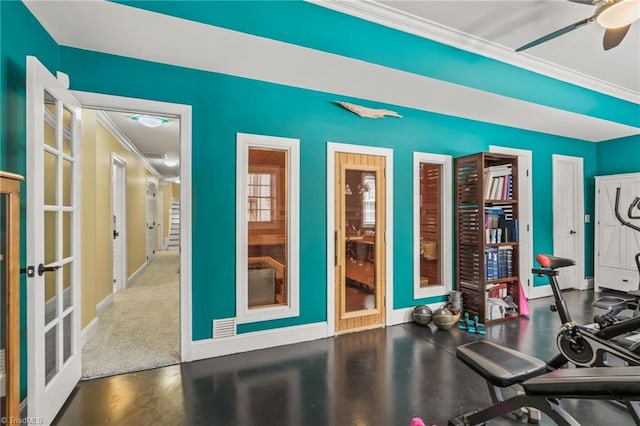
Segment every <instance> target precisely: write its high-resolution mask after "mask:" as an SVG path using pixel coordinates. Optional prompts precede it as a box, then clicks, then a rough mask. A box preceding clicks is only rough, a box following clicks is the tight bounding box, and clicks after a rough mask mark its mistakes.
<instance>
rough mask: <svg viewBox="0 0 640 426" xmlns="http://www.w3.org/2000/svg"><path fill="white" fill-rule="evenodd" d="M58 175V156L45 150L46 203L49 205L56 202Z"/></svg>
mask: <svg viewBox="0 0 640 426" xmlns="http://www.w3.org/2000/svg"><path fill="white" fill-rule="evenodd" d="M57 176H58V157H57V156H56V155H55V154H52V153H50V152H48V151H45V152H44V203H45V204H46V205H48V206H52V205H54V204H56V201H57V189H56V182H57Z"/></svg>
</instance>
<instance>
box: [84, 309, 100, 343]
mask: <svg viewBox="0 0 640 426" xmlns="http://www.w3.org/2000/svg"><path fill="white" fill-rule="evenodd" d="M98 320H99V319H98V317H97V316H96V317H95V318H94V319H92V320H91V322H90V323H89V324H87V326H86V327H85V328H83V329H82V331H81V332H80V347H81V348H83V347H84V345H86V344H87V342H88V341H89V340H91V339H92V338H93V336H95V334H96V331H98Z"/></svg>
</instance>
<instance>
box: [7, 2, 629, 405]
mask: <svg viewBox="0 0 640 426" xmlns="http://www.w3.org/2000/svg"><path fill="white" fill-rule="evenodd" d="M178 3H180V6H178ZM185 4H186V5H187V6H184V5H185ZM136 5H137V6H140V7H145V8H149V9H152V10H156V11H159V12H171V13H172V14H175V15H177V16H180V15H186V14H189V15H190V16H184V17H187V18H191V19H194V20H200V19H201V17H203V16H207V17H208V18H207V19H211V20H212V21H213V23H216V24H217V25H220V26H224V27H228V28H232V29H237V30H242V31H244V32H248V33H253V34H257V35H263V36H269V37H272V38H276V39H280V40H283V41H289V42H292V43H296V44H300V45H304V46H308V47H313V48H316V49H319V50H324V51H329V52H332V53H338V54H343V55H346V56H351V57H354V58H358V59H363V60H367V61H369V62H373V63H378V64H381V65H387V66H392V67H394V68H399V69H403V70H407V71H411V72H415V73H418V74H422V75H427V76H430V77H434V78H440V79H443V80H447V81H451V82H455V83H460V84H464V85H468V86H471V87H475V88H478V89H482V90H487V91H491V92H495V93H499V94H503V95H506V96H512V97H515V98H520V99H524V100H528V101H532V102H538V103H541V104H544V105H549V106H553V107H557V108H561V109H566V110H569V111H574V112H578V113H582V114H587V115H592V116H596V117H601V118H604V119H610V120H613V121H618V122H622V123H626V124H630V125H635V126H639V125H640V117H639V115H638V106H637V105H635V104H631V103H629V102H626V101H622V100H619V99H615V98H612V97H609V96H606V95H602V94H599V93H595V92H592V91H589V90H585V89H581V88H579V87H576V86H573V85H571V84H567V83H563V82H559V81H556V80H553V79H550V78H547V77H543V76H540V75H537V74H534V73H531V72H529V71H525V70H522V69H519V68H517V67H513V66H509V65H505V64H502V63H500V62H498V61H493V60H490V59H487V58H483V57H481V56H478V55H474V54H471V53H468V52H463V51H460V50H457V49H454V48H451V47H448V46H444V45H441V44H439V43H435V42H431V41H426V40H423V39H420V38H418V37H415V36H411V35H408V34H404V33H401V32H398V31H394V30H390V29H388V28H384V27H380V26H376V25H374V24H371V23H368V22H365V21H361V20H358V19H355V18H352V17H348V16H344V15H340V14H338V13H335V12H332V11H330V10H326V9H323V8H319V7H317V6H315V5H311V4H308V3H301V2H251V3H248V2H144V3H136ZM170 9H171V10H170ZM248 11H249V13H247V12H248ZM205 12H207V13H205ZM0 15H1V29H2V37H1V49H0V55H1V58H2V62H1V67H0V72H1V74H0V90H1V93H0V112H1V113H0V120H1V121H0V124H1V125H0V129H1V130H0V168H2V169H3V170H9V171H12V172H16V173H21V174H24V173H25V168H26V166H25V151H26V150H25V144H26V135H25V56H26V55H35V56H37V57H38V58H39V60H40V61H41V62H43V63H44V64H45V66H47V68H49V70H51V71H52V72H53V71H55V70H57V69H61V70H62V71H64V72H67V73H68V74H69V75H70V78H71V86H72V89H76V90H86V91H94V92H100V93H108V94H114V95H122V96H132V97H139V98H147V99H154V100H161V101H167V102H176V103H183V104H190V105H192V106H193V147H192V151H193V158H192V166H193V167H192V179H193V218H192V220H193V227H194V229H195V230H197V232H194V235H193V247H192V252H193V272H192V274H193V275H192V286H193V338H194V339H196V340H198V339H204V338H208V337H211V320H212V319H217V318H226V317H230V316H233V315H234V314H235V267H234V265H235V134H236V133H237V132H247V133H259V134H267V135H274V136H285V137H294V138H299V139H300V140H301V163H302V164H301V189H302V191H301V200H300V208H301V218H300V219H301V220H300V229H301V231H300V259H301V265H300V279H301V292H300V294H301V305H300V312H301V315H300V317H299V318H295V319H286V320H277V321H270V322H263V323H256V324H245V325H242V326H240V328H239V332H248V331H253V330H261V329H268V328H274V327H280V326H286V325H295V324H306V323H312V322H317V321H323V320H325V319H326V304H325V300H326V266H325V265H326V255H325V253H326V243H327V242H326V172H325V170H326V142H327V141H334V142H343V143H353V144H364V145H371V146H380V147H388V148H393V149H394V196H395V200H394V201H395V203H394V234H395V239H394V253H393V258H394V283H395V289H394V290H395V291H394V293H395V294H394V298H395V299H394V305H395V307H396V308H402V307H408V306H413V305H415V304H416V303H418V302H430V301H435V300H434V299H427V300H421V301H416V300H413V296H412V293H413V289H412V281H413V277H412V265H411V263H410V262H408V261H407V259H411V258H413V257H414V256H413V253H412V236H413V234H412V221H413V220H412V217H411V211H412V176H411V173H412V171H411V170H412V153H413V151H424V152H433V153H441V154H449V155H452V156H454V157H457V156H460V155H465V154H469V153H473V152H478V151H483V150H487V149H488V146H489V145H502V146H509V147H514V148H522V149H530V150H532V151H533V169H534V171H533V176H534V180H533V186H534V188H533V189H534V194H535V195H534V253H537V252H550V251H552V249H553V247H552V222H551V220H552V219H551V214H552V209H551V206H552V200H551V155H552V154H554V153H557V154H563V155H575V156H579V157H583V158H584V173H585V190H586V196H585V213H587V214H593V176H595V175H596V174H602V173H603V170H609V169H610V167H611V165H612V164H614V163H616V162H617V163H619V165H620V167H622V168H624V169H625V170H628V171H638V168H637V167H636V168H635V170H631V169H633V168H634V166H633V159H634V158H635V159H637V158H638V156H637V155H636V156H635V157H634V156H630V155H626V157H625V158H624V159H623V161H620V159H618V158H617V157H619V156H620V154H619V152H620V151H619V150H620V149H624V150H625V151H623V152H632V153H633V152H635V153H637V152H638V151H637V144H638V139H637V137H636V138H627V139H626V140H625V139H623V140H617V141H610V142H606V143H604V144H593V143H587V142H583V141H579V140H572V139H567V138H561V137H556V136H550V135H545V134H540V133H535V132H528V131H523V130H518V129H513V128H508V127H502V126H496V125H491V124H486V123H480V122H476V121H472V120H464V119H459V118H454V117H448V116H443V115H439V114H434V113H428V112H424V111H417V110H412V109H407V108H402V107H397V106H394V105H388V106H387V107H389V108H392V109H394V110H396V111H398V112H399V113H400V114H402V115H403V116H404V118H403V119H394V118H386V119H383V120H367V119H362V118H359V117H357V116H355V115H353V114H351V113H348V112H346V111H344V110H342V109H340V108H338V107H337V106H335V105H333V104H331V103H330V101H333V100H334V99H335V95H333V94H328V93H321V92H317V91H312V90H304V89H297V88H292V87H287V86H283V85H276V84H270V83H266V82H262V81H256V80H250V79H243V78H237V77H231V76H227V75H221V74H217V73H210V72H204V71H196V70H190V69H186V68H180V67H175V66H169V65H163V64H157V63H151V62H147V61H140V60H134V59H128V58H123V57H118V56H112V55H106V54H101V53H96V52H89V51H84V50H79V49H73V48H68V47H60V48H59V47H58V46H57V45H56V43H55V42H54V41H53V39H52V38H51V37H50V36H49V35H48V34H47V33H46V32H45V31H44V30H43V28H42V27H41V26H40V25H39V23H38V22H37V21H36V19H35V18H34V17H33V16H32V15H31V14H30V12H29V11H28V10H27V9H26V7H25V6H24V5H23V4H22V3H21V2H11V1H10V2H6V1H0ZM327 28H331V31H327ZM58 65H60V66H58ZM551 94H552V95H551ZM340 98H341V99H345V100H349V99H348V98H345V97H343V96H341V97H340ZM354 101H356V102H359V103H361V104H365V105H370V104H368V103H367V102H366V100H357V99H354ZM370 106H384V105H379V104H376V105H370ZM634 149H635V151H634ZM624 164H627V165H624ZM616 167H618V166H616ZM616 172H620V171H616ZM25 204H26V203H25V200H24V197H23V200H22V206H23V209H24V206H25ZM23 219H24V214H23ZM22 231H23V235H25V228H24V220H23V228H22ZM585 232H586V247H585V258H586V259H587V265H586V266H587V271H586V274H587V275H590V274H591V273H592V270H593V266H592V258H593V256H592V255H591V253H592V251H593V228H592V226H591V225H586V227H585ZM212 242H215V244H212ZM24 259H25V256H24V244H23V251H22V262H23V264H24ZM543 283H544V282H543V281H541V282H538V284H543ZM21 288H22V292H23V293H22V294H23V295H24V294H25V284H24V281H23V282H22V284H21ZM25 301H26V298H25V297H23V298H22V312H23V313H22V318H21V320H22V336H23V337H22V338H23V342H24V336H25V334H26V331H25V324H26V320H25V318H26V316H25V315H26V304H25ZM24 348H26V346H25V345H24V344H23V349H24ZM22 355H23V357H22V360H23V366H26V350H23V352H22ZM25 386H26V368H24V367H23V369H22V387H21V389H22V394H23V396H24V395H25Z"/></svg>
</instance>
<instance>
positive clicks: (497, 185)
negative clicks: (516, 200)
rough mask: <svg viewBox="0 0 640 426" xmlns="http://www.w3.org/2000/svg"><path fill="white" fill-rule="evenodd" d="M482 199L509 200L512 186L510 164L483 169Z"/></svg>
mask: <svg viewBox="0 0 640 426" xmlns="http://www.w3.org/2000/svg"><path fill="white" fill-rule="evenodd" d="M484 182H485V188H484V198H485V199H486V200H510V199H511V195H510V194H512V192H513V191H512V188H511V187H512V185H513V172H512V167H511V164H501V165H497V166H490V167H485V169H484Z"/></svg>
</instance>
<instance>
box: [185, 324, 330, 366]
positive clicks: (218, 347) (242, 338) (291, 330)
mask: <svg viewBox="0 0 640 426" xmlns="http://www.w3.org/2000/svg"><path fill="white" fill-rule="evenodd" d="M327 336H328V334H327V323H326V322H319V323H314V324H305V325H297V326H293V327H284V328H276V329H272V330H264V331H256V332H252V333H242V334H237V335H235V336H233V337H225V338H222V339H204V340H196V341H194V342H191V360H192V361H196V360H199V359H205V358H213V357H217V356H222V355H230V354H235V353H239V352H247V351H253V350H258V349H266V348H272V347H275V346H283V345H291V344H294V343H301V342H308V341H310V340H316V339H323V338H326V337H327Z"/></svg>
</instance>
